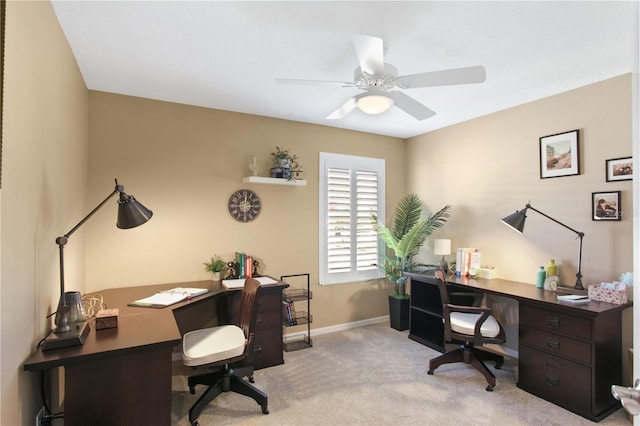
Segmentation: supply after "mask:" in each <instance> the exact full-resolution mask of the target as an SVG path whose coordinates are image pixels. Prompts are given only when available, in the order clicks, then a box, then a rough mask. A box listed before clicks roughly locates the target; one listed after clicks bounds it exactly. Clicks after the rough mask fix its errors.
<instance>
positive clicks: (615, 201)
mask: <svg viewBox="0 0 640 426" xmlns="http://www.w3.org/2000/svg"><path fill="white" fill-rule="evenodd" d="M621 208H622V207H621V206H620V191H609V192H593V193H591V211H592V212H593V215H592V219H593V220H620V209H621Z"/></svg>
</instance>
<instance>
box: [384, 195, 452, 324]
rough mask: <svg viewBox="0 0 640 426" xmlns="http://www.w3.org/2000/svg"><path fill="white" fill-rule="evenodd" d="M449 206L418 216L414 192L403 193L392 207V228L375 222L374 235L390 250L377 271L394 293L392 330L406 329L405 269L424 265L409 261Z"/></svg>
mask: <svg viewBox="0 0 640 426" xmlns="http://www.w3.org/2000/svg"><path fill="white" fill-rule="evenodd" d="M450 210H451V206H449V205H446V206H444V207H443V208H442V209H440V210H439V211H437V212H436V213H433V214H432V215H430V216H429V217H427V219H422V220H421V219H420V216H421V215H422V202H421V200H420V197H418V195H416V194H413V193H411V194H407V195H405V196H404V197H403V198H402V199H401V200H400V201H399V202H398V206H397V207H396V211H395V217H394V220H393V229H389V228H387V227H386V226H383V225H378V227H377V228H378V235H379V236H380V238H381V239H382V240H383V241H384V242H385V244H386V246H387V248H388V249H389V250H390V251H392V252H393V254H392V255H391V256H387V255H384V256H383V263H382V265H380V270H381V271H382V272H383V273H384V275H385V276H386V277H387V279H388V280H389V281H390V282H392V283H393V284H394V293H393V294H391V295H389V315H390V318H391V327H392V328H395V329H396V330H400V331H402V330H406V329H408V328H409V295H408V294H407V278H408V277H407V276H406V275H405V274H404V273H405V272H408V271H412V270H413V269H414V268H416V267H419V266H427V265H424V264H421V263H417V262H414V261H413V257H414V256H415V255H416V254H418V251H419V250H420V247H422V246H423V245H424V242H425V240H426V238H427V237H428V236H429V235H431V233H432V232H433V231H434V229H436V228H440V227H442V226H444V224H445V223H446V221H447V218H448V217H449V214H450Z"/></svg>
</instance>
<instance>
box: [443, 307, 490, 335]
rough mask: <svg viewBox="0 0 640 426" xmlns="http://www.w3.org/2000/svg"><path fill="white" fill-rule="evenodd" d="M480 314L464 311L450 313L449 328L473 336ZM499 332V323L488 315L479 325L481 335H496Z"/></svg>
mask: <svg viewBox="0 0 640 426" xmlns="http://www.w3.org/2000/svg"><path fill="white" fill-rule="evenodd" d="M480 316H481V314H471V313H466V312H452V313H451V317H450V318H451V330H452V331H454V332H456V333H460V334H468V335H469V336H473V335H474V333H475V328H476V322H477V321H478V319H479V318H480ZM499 333H500V325H499V324H498V321H496V319H495V318H494V317H493V316H491V315H489V317H488V318H487V320H486V321H485V322H484V323H483V324H482V326H480V334H481V335H482V336H483V337H496V336H497V335H498V334H499Z"/></svg>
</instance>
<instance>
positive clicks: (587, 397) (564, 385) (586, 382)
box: [518, 346, 592, 413]
mask: <svg viewBox="0 0 640 426" xmlns="http://www.w3.org/2000/svg"><path fill="white" fill-rule="evenodd" d="M518 356H519V360H518V387H519V388H521V389H524V390H525V391H527V392H530V393H532V394H534V395H537V396H539V397H541V398H544V399H546V400H547V401H551V402H553V403H554V404H558V405H560V406H568V407H570V408H572V409H575V410H578V411H581V412H584V413H588V412H590V411H591V389H592V388H591V368H589V367H585V366H583V365H580V364H577V363H574V362H571V361H568V360H566V359H563V358H559V357H556V356H553V355H549V354H547V353H544V352H542V351H538V350H536V349H532V348H529V347H526V346H520V351H519V355H518Z"/></svg>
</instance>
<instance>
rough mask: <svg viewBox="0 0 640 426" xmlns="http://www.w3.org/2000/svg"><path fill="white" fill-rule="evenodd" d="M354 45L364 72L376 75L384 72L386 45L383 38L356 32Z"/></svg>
mask: <svg viewBox="0 0 640 426" xmlns="http://www.w3.org/2000/svg"><path fill="white" fill-rule="evenodd" d="M353 47H354V48H355V50H356V55H357V56H358V62H359V63H360V69H361V70H362V71H363V72H366V73H367V74H371V75H375V76H380V75H383V74H384V47H383V43H382V39H381V38H378V37H373V36H368V35H360V34H356V35H354V36H353Z"/></svg>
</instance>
